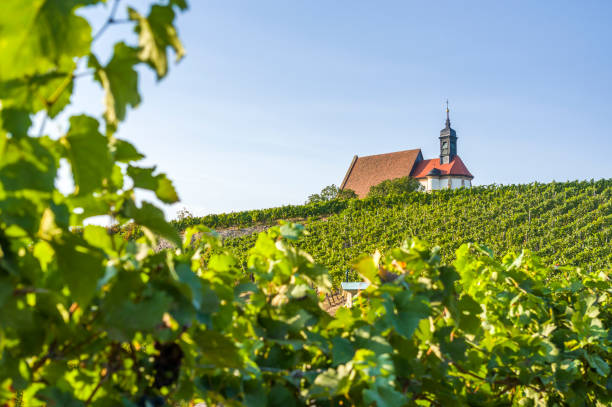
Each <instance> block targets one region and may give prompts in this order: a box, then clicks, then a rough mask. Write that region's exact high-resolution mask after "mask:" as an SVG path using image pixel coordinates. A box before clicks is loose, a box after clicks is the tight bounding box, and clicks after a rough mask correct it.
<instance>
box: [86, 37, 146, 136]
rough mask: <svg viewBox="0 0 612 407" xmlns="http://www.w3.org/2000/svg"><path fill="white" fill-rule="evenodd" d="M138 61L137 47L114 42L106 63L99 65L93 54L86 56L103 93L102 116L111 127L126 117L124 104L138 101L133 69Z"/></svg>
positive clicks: (136, 78) (136, 79)
mask: <svg viewBox="0 0 612 407" xmlns="http://www.w3.org/2000/svg"><path fill="white" fill-rule="evenodd" d="M139 62H140V59H139V58H138V49H137V48H133V47H130V46H128V45H126V44H125V43H124V42H118V43H117V44H115V49H114V53H113V57H112V59H111V60H110V62H109V63H108V65H106V66H101V65H100V63H99V62H98V59H97V58H96V57H95V55H93V54H92V55H90V56H89V66H90V67H91V68H94V69H95V70H96V73H95V75H94V79H95V80H96V81H98V82H99V83H100V85H101V86H102V88H103V89H104V92H105V98H104V102H105V105H106V111H105V113H104V118H105V119H106V121H107V123H109V124H110V125H111V126H113V127H117V125H118V124H119V122H120V121H123V120H125V114H126V109H127V106H131V107H136V106H138V105H139V104H140V94H139V93H138V73H137V72H136V70H135V69H134V65H136V64H138V63H139Z"/></svg>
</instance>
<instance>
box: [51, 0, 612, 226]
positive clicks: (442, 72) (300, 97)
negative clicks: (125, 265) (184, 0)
mask: <svg viewBox="0 0 612 407" xmlns="http://www.w3.org/2000/svg"><path fill="white" fill-rule="evenodd" d="M124 3H125V2H124ZM136 4H137V5H138V4H142V2H141V3H139V2H136ZM106 13H107V11H106V10H104V9H98V10H93V11H90V12H87V13H86V14H87V16H88V17H90V18H91V20H92V22H93V24H94V27H97V26H99V24H100V22H101V21H102V18H103V16H104V15H105V14H106ZM610 21H612V2H609V1H603V0H601V1H589V2H578V1H552V0H550V1H538V2H534V1H511V2H510V1H507V2H501V1H490V0H487V1H465V2H463V1H462V2H458V1H435V2H430V1H428V2H422V1H419V2H417V1H380V2H378V1H377V2H374V1H365V0H363V1H358V0H351V1H349V0H339V1H323V0H318V1H314V0H313V1H286V0H274V1H272V0H261V1H246V0H245V1H227V0H223V1H221V0H218V1H201V0H192V1H191V8H190V10H189V11H188V12H187V13H186V14H183V15H181V16H180V17H179V20H178V26H179V33H180V35H181V37H182V39H183V42H184V44H185V47H186V49H187V57H186V58H185V59H184V60H183V61H181V62H180V63H179V64H178V65H175V66H172V68H171V72H170V75H169V77H168V78H167V79H166V80H164V81H163V82H161V83H156V81H155V79H154V77H153V75H152V74H150V73H148V72H145V70H143V72H144V76H143V78H142V80H141V84H140V88H141V92H142V94H143V100H144V102H143V103H142V104H141V106H140V107H138V109H136V110H133V111H131V112H130V113H129V114H128V119H127V122H126V123H125V124H124V125H123V126H122V127H121V128H120V135H121V136H122V137H123V138H126V139H128V140H130V141H132V142H133V143H135V145H136V146H137V147H138V148H139V149H140V150H141V151H142V152H143V153H145V154H146V155H147V160H146V163H147V164H156V165H158V168H159V169H160V170H162V171H165V172H166V173H167V174H168V175H169V176H170V178H171V179H173V180H174V182H175V185H176V187H177V189H178V192H179V195H180V196H181V199H182V202H181V203H180V204H178V205H175V206H173V207H170V208H167V213H168V215H169V216H173V215H174V211H175V210H176V209H179V208H181V207H186V208H188V209H189V210H190V211H192V212H193V213H194V214H197V215H203V214H206V213H212V212H229V211H233V210H242V209H253V208H263V207H271V206H277V205H282V204H290V203H292V204H297V203H302V202H303V201H304V200H305V199H306V197H307V196H308V195H309V194H311V193H314V192H317V191H319V190H320V189H321V188H322V187H324V186H326V185H329V184H332V183H335V184H337V185H338V184H339V183H340V182H341V181H342V178H343V177H344V174H345V172H346V169H347V167H348V165H349V163H350V161H351V159H352V157H353V155H355V154H358V155H370V154H378V153H385V152H391V151H397V150H405V149H411V148H421V149H422V150H423V154H424V156H425V158H433V157H435V156H437V155H438V140H437V137H438V135H439V130H440V129H441V128H442V127H443V125H444V119H445V117H444V108H443V103H444V101H445V100H446V99H447V98H448V99H449V100H450V105H451V121H452V125H453V128H455V129H456V130H457V135H458V137H459V140H458V151H459V155H460V156H461V157H462V159H463V161H464V162H465V163H466V165H467V166H468V168H469V169H470V171H471V172H472V173H473V174H474V176H475V178H474V184H476V185H482V184H492V183H497V184H517V183H529V182H533V181H539V182H548V181H551V180H553V179H554V180H558V181H562V180H573V179H591V178H595V179H599V178H610V177H612V160H611V158H610V156H611V154H612V137H611V136H612V132H611V131H610V126H611V122H612V120H611V119H612V115H611V114H610V110H611V108H612V102H611V101H610V98H611V97H612V78H611V75H612V52H611V50H612V46H611V44H610V39H611V38H612V24H610ZM108 31H109V33H108V35H106V38H105V39H104V40H103V41H100V42H99V43H98V44H96V51H97V52H98V53H100V54H101V55H103V56H104V55H107V54H108V52H107V49H108V47H109V44H110V43H111V41H112V40H113V39H115V36H119V35H126V34H127V35H131V34H130V29H129V27H127V26H113V27H111V28H110V29H109V30H108ZM101 99H102V95H101V93H100V91H99V90H98V89H97V88H96V87H95V86H91V85H88V84H87V83H83V84H79V85H78V86H77V96H76V98H75V99H74V101H75V103H76V104H77V106H79V109H81V110H86V111H92V112H100V111H101V109H102V105H101ZM59 126H60V127H61V125H59Z"/></svg>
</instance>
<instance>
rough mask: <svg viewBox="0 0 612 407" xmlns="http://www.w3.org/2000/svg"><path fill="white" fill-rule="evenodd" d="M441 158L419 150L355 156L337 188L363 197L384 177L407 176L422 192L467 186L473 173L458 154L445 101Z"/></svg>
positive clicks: (455, 138)
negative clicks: (430, 156)
mask: <svg viewBox="0 0 612 407" xmlns="http://www.w3.org/2000/svg"><path fill="white" fill-rule="evenodd" d="M439 139H440V158H432V159H429V160H424V159H423V154H422V153H421V149H420V148H417V149H415V150H404V151H397V152H394V153H386V154H377V155H368V156H365V157H358V156H354V157H353V161H352V162H351V165H350V166H349V168H348V171H347V172H346V175H345V176H344V180H343V181H342V184H341V185H340V189H342V190H345V189H352V190H353V191H355V193H356V194H357V196H358V197H359V198H364V197H365V196H366V195H367V194H368V192H369V191H370V187H372V186H374V185H377V184H380V183H381V182H383V181H385V180H390V179H395V178H402V177H406V176H410V177H412V178H415V179H417V180H418V181H419V183H420V184H421V187H422V189H423V190H425V191H432V190H436V189H445V188H449V189H455V188H470V187H471V186H472V179H474V176H473V175H472V174H471V173H470V172H469V171H468V169H467V167H466V166H465V164H464V163H463V161H462V160H461V158H460V157H459V155H457V132H456V131H455V130H454V129H453V128H451V123H450V117H449V109H448V102H447V106H446V126H445V127H444V128H443V129H442V130H440V137H439Z"/></svg>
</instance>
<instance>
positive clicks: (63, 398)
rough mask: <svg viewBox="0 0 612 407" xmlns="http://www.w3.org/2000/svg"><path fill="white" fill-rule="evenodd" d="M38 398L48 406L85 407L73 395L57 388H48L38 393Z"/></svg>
mask: <svg viewBox="0 0 612 407" xmlns="http://www.w3.org/2000/svg"><path fill="white" fill-rule="evenodd" d="M36 397H37V398H38V399H39V400H43V401H45V402H46V405H47V406H58V407H59V406H62V407H85V404H83V402H82V401H79V400H77V399H75V398H74V396H73V395H72V394H70V393H69V392H67V391H62V390H60V389H58V388H57V387H46V388H45V389H43V390H40V391H38V392H37V393H36Z"/></svg>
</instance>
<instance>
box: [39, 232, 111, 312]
mask: <svg viewBox="0 0 612 407" xmlns="http://www.w3.org/2000/svg"><path fill="white" fill-rule="evenodd" d="M51 245H52V247H53V250H55V253H56V255H57V263H58V265H59V268H60V271H59V273H60V276H61V278H62V279H63V280H64V281H65V282H66V284H67V285H68V288H69V289H70V293H71V294H72V296H73V298H74V300H75V301H76V302H78V303H79V305H80V306H81V307H85V306H86V305H87V304H88V303H89V301H90V300H91V299H92V297H93V296H94V294H95V291H96V286H97V283H98V279H100V278H101V277H102V276H103V275H104V257H103V256H102V254H101V253H99V252H98V251H96V250H92V249H91V248H89V247H88V245H87V244H85V243H84V242H81V241H80V239H79V238H77V236H76V235H70V234H67V235H65V236H64V237H63V240H61V241H56V242H53V243H52V244H51Z"/></svg>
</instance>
